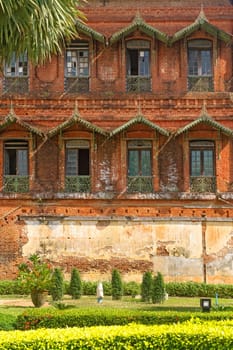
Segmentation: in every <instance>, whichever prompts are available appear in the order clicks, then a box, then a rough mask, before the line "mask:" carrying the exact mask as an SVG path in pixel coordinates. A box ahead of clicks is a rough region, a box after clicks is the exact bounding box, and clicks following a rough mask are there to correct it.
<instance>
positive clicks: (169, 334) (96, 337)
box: [0, 320, 233, 350]
mask: <svg viewBox="0 0 233 350" xmlns="http://www.w3.org/2000/svg"><path fill="white" fill-rule="evenodd" d="M204 327H205V331H203V323H200V322H198V321H197V322H196V321H195V320H192V321H188V322H185V323H183V324H179V323H178V324H173V325H163V326H161V325H160V326H157V325H153V326H148V325H147V326H146V325H138V324H130V325H126V326H121V327H120V326H117V327H114V326H112V327H108V328H107V329H106V327H103V326H101V327H91V328H86V329H85V332H83V329H82V328H67V329H63V330H62V332H61V331H60V330H58V329H49V330H47V329H40V330H37V331H34V332H20V331H18V332H17V333H16V332H1V337H0V348H1V349H4V350H12V349H18V350H23V349H28V350H32V349H56V350H68V349H79V350H86V349H93V350H95V349H96V350H97V349H102V350H113V349H143V350H147V349H186V350H192V349H224V350H231V349H232V348H233V321H229V320H227V321H226V320H225V321H221V322H215V321H214V322H206V323H205V325H204Z"/></svg>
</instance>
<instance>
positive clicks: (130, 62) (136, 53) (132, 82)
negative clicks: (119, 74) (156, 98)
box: [126, 40, 151, 92]
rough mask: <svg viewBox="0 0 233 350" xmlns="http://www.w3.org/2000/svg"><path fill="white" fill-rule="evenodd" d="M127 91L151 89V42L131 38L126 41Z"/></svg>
mask: <svg viewBox="0 0 233 350" xmlns="http://www.w3.org/2000/svg"><path fill="white" fill-rule="evenodd" d="M126 66H127V91H129V92H130V91H131V92H147V91H151V76H150V74H151V73H150V42H149V41H146V40H130V41H128V42H127V43H126Z"/></svg>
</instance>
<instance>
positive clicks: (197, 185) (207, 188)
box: [190, 176, 216, 193]
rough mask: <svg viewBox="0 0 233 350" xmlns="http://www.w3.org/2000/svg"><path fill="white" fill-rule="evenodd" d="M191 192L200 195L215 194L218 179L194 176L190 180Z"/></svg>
mask: <svg viewBox="0 0 233 350" xmlns="http://www.w3.org/2000/svg"><path fill="white" fill-rule="evenodd" d="M190 191H191V192H198V193H204V192H205V193H215V192H216V178H215V177H205V176H192V177H191V178H190Z"/></svg>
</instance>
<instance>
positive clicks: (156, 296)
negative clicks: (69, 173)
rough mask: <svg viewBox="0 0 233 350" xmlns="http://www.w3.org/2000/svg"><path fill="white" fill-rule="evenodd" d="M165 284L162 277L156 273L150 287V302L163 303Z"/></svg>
mask: <svg viewBox="0 0 233 350" xmlns="http://www.w3.org/2000/svg"><path fill="white" fill-rule="evenodd" d="M165 293H166V291H165V283H164V279H163V275H162V274H161V273H160V272H158V273H157V275H156V276H155V277H154V279H153V285H152V302H153V304H159V303H163V302H164V300H165Z"/></svg>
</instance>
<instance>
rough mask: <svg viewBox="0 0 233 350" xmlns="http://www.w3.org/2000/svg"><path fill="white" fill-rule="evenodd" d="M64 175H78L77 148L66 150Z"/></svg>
mask: <svg viewBox="0 0 233 350" xmlns="http://www.w3.org/2000/svg"><path fill="white" fill-rule="evenodd" d="M66 175H68V176H69V175H73V176H75V175H78V150H77V149H67V150H66Z"/></svg>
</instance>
